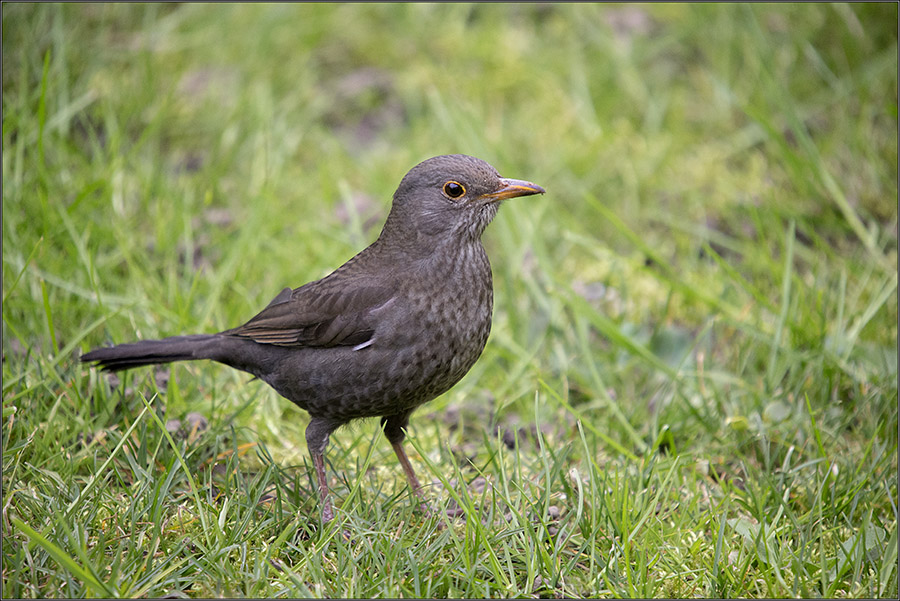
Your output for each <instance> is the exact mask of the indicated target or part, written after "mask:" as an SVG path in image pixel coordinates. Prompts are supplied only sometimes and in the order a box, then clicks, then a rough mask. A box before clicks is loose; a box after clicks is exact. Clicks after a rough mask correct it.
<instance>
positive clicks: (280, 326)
mask: <svg viewBox="0 0 900 601" xmlns="http://www.w3.org/2000/svg"><path fill="white" fill-rule="evenodd" d="M395 292H396V291H395V290H394V289H392V288H388V287H384V286H374V285H373V286H368V287H367V286H360V287H355V288H352V289H350V290H334V289H331V290H322V289H320V288H318V287H309V286H303V287H301V288H297V289H296V290H291V289H290V288H285V289H284V290H282V291H281V292H280V293H279V294H278V296H276V297H275V298H274V299H272V302H271V303H269V305H268V306H267V307H266V308H265V309H263V310H262V311H261V312H260V313H259V314H258V315H256V317H254V318H253V319H251V320H250V321H248V322H247V323H245V324H244V325H242V326H240V327H237V328H234V329H233V330H228V331H226V332H223V333H224V334H227V335H229V336H239V337H241V338H249V339H251V340H253V341H255V342H258V343H260V344H273V345H277V346H308V347H330V346H358V345H361V344H365V343H366V342H368V341H370V340H371V339H372V336H373V335H374V333H375V319H374V317H373V316H372V312H373V311H375V310H377V309H378V308H380V307H383V306H384V305H385V304H387V303H388V302H389V301H390V300H391V298H393V296H394V294H395Z"/></svg>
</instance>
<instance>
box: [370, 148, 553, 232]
mask: <svg viewBox="0 0 900 601" xmlns="http://www.w3.org/2000/svg"><path fill="white" fill-rule="evenodd" d="M543 193H544V189H543V188H542V187H540V186H538V185H536V184H532V183H531V182H526V181H522V180H516V179H507V178H503V177H500V174H499V173H497V170H496V169H494V168H493V167H492V166H491V165H489V164H488V163H486V162H485V161H482V160H481V159H476V158H475V157H470V156H466V155H464V154H449V155H442V156H437V157H433V158H430V159H428V160H426V161H422V162H421V163H419V164H418V165H416V166H415V167H413V168H412V169H410V170H409V172H408V173H407V174H406V175H405V176H404V177H403V180H401V182H400V185H399V186H398V187H397V191H396V192H394V202H393V205H392V206H391V213H390V215H389V216H388V219H387V222H386V223H385V233H386V232H388V231H389V230H392V229H396V230H397V231H399V232H403V234H402V235H403V236H404V237H406V238H407V239H409V237H410V236H415V237H416V238H417V239H419V240H420V241H421V240H425V239H428V238H432V239H434V238H435V237H437V238H441V237H447V236H450V237H457V236H459V237H471V238H474V239H478V238H480V237H481V234H482V232H484V228H486V227H487V225H488V224H489V223H490V222H491V220H492V219H493V218H494V216H495V215H496V214H497V209H498V208H499V206H500V203H501V202H502V201H504V200H506V199H509V198H515V197H517V196H529V195H531V194H543ZM382 235H384V234H382ZM434 242H435V243H437V242H438V240H434Z"/></svg>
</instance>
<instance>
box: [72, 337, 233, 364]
mask: <svg viewBox="0 0 900 601" xmlns="http://www.w3.org/2000/svg"><path fill="white" fill-rule="evenodd" d="M215 338H216V335H215V334H195V335H192V336H173V337H171V338H164V339H162V340H141V341H138V342H129V343H127V344H119V345H117V346H109V347H103V348H96V349H94V350H92V351H90V352H88V353H85V354H84V355H82V356H81V360H82V361H84V362H88V363H95V364H96V365H97V366H98V367H100V368H101V369H103V370H105V371H121V370H123V369H131V368H133V367H141V366H144V365H156V364H158V363H171V362H172V361H189V360H191V359H209V358H210V355H209V351H208V349H209V345H208V344H207V343H208V342H210V341H211V340H213V339H215Z"/></svg>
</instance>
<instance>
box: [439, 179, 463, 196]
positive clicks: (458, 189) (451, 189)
mask: <svg viewBox="0 0 900 601" xmlns="http://www.w3.org/2000/svg"><path fill="white" fill-rule="evenodd" d="M465 193H466V189H465V188H464V187H463V185H462V184H461V183H459V182H447V183H446V184H444V194H446V195H447V197H448V198H459V197H460V196H462V195H463V194H465Z"/></svg>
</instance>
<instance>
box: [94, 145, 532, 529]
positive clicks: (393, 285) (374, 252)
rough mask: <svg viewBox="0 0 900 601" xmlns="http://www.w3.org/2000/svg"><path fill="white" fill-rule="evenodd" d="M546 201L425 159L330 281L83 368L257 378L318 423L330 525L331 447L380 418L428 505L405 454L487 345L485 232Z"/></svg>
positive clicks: (474, 168)
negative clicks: (239, 318)
mask: <svg viewBox="0 0 900 601" xmlns="http://www.w3.org/2000/svg"><path fill="white" fill-rule="evenodd" d="M544 193H545V190H544V188H542V187H541V186H538V185H537V184H534V183H531V182H529V181H524V180H516V179H507V178H504V177H501V176H500V174H499V173H498V172H497V170H496V169H495V168H494V167H492V166H491V165H490V164H489V163H487V162H485V161H483V160H481V159H478V158H475V157H471V156H467V155H463V154H449V155H441V156H436V157H432V158H429V159H427V160H424V161H422V162H421V163H419V164H417V165H415V166H414V167H413V168H412V169H410V170H409V171H408V172H407V174H406V175H405V176H404V177H403V178H402V179H401V181H400V184H399V186H398V187H397V190H396V192H394V195H393V199H392V203H391V208H390V211H389V213H388V217H387V219H386V220H385V222H384V225H383V227H382V230H381V233H380V235H379V236H378V238H377V239H376V240H375V241H374V242H372V244H371V245H369V246H368V247H366V248H365V249H363V250H362V251H360V252H359V253H358V254H356V255H355V256H353V257H352V258H351V259H350V260H348V261H347V262H346V263H344V264H343V265H341V266H340V267H338V268H337V269H336V270H335V271H333V272H332V273H331V274H329V275H327V276H325V277H324V278H322V279H320V280H316V281H313V282H309V283H307V284H305V285H303V286H300V287H299V288H293V289H292V288H289V287H288V288H284V289H283V290H282V291H281V292H280V293H278V294H277V295H276V296H275V298H274V299H272V301H271V302H270V303H269V304H268V305H267V306H266V307H265V308H264V309H263V310H262V311H260V312H259V313H258V314H257V315H256V316H254V317H252V318H251V319H250V320H249V321H247V322H246V323H244V324H243V325H241V326H238V327H236V328H233V329H230V330H224V331H222V332H218V333H215V334H192V335H182V336H172V337H169V338H163V339H161V340H139V341H136V342H129V343H125V344H119V345H115V346H108V347H100V348H95V349H93V350H91V351H89V352H87V353H85V354H83V355H82V356H81V361H83V362H86V363H89V364H92V365H93V366H95V367H99V368H101V369H102V370H104V371H109V372H117V371H121V370H127V369H131V368H135V367H141V366H146V365H154V364H163V363H170V362H174V361H193V360H210V361H215V362H218V363H222V364H225V365H227V366H230V367H232V368H235V369H238V370H242V371H244V372H247V373H249V374H252V375H253V376H255V377H256V378H259V379H260V380H262V381H263V382H265V383H266V384H268V385H269V386H271V387H272V388H273V389H275V391H276V392H278V393H279V394H280V395H281V396H283V397H285V398H286V399H288V400H289V401H291V402H293V403H295V404H296V405H297V406H299V407H300V408H302V409H304V410H306V411H307V412H308V413H309V416H310V421H309V424H308V426H307V428H306V433H305V434H306V444H307V447H308V449H309V454H310V457H311V459H312V463H313V466H314V469H315V475H316V483H317V487H318V495H319V505H320V508H321V517H322V520H323V522H325V523H327V522H329V521H331V520H332V519H334V509H333V505H332V502H331V494H330V491H329V488H328V481H327V475H326V471H325V459H324V457H325V450H326V447H327V446H328V442H329V439H330V436H331V435H332V433H333V432H334V431H335V430H337V429H338V428H339V427H341V426H343V425H345V424H347V423H349V422H351V421H352V420H356V419H362V418H380V419H381V425H382V427H383V431H384V434H385V436H386V437H387V439H388V442H390V444H391V446H392V447H393V450H394V452H395V453H396V455H397V459H398V461H399V462H400V465H401V467H402V468H403V471H404V472H405V474H406V478H407V480H408V482H409V485H410V487H411V489H412V491H413V492H414V493H415V494H416V495H417V497H418V499H419V501H420V502H421V503H422V505H423V507H426V505H425V495H424V493H423V489H422V486H421V484H420V483H419V480H418V478H417V477H416V474H415V471H414V470H413V467H412V464H411V463H410V460H409V457H408V456H407V454H406V451H405V450H404V448H403V441H404V439H405V437H406V429H407V425H408V423H409V418H410V415H411V414H412V412H413V411H414V410H415V409H416V408H417V407H419V406H420V405H422V404H423V403H426V402H428V401H431V400H433V399H434V398H436V397H438V396H439V395H441V394H443V393H444V392H446V391H448V390H449V389H450V388H451V387H452V386H453V385H455V384H456V383H457V382H458V381H459V380H460V379H462V377H463V376H464V375H465V374H466V373H467V372H468V371H469V369H470V368H471V367H472V366H473V365H474V364H475V362H476V361H477V360H478V358H479V357H480V356H481V353H482V351H483V350H484V347H485V345H486V343H487V339H488V335H489V334H490V330H491V320H492V313H493V283H492V276H491V265H490V262H489V260H488V256H487V253H486V252H485V249H484V246H483V245H482V242H481V237H482V233H483V232H484V230H485V228H486V227H487V226H488V224H489V223H490V222H491V221H492V220H493V219H494V217H495V216H496V214H497V211H498V209H499V207H500V204H501V203H502V202H503V201H505V200H508V199H511V198H515V197H519V196H529V195H534V194H544ZM426 510H427V507H426Z"/></svg>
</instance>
